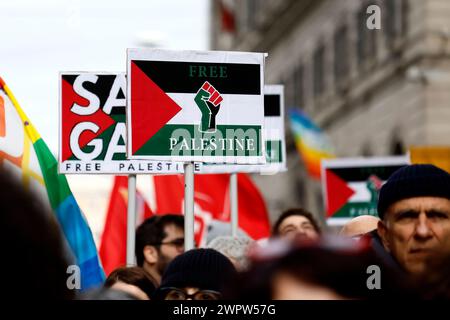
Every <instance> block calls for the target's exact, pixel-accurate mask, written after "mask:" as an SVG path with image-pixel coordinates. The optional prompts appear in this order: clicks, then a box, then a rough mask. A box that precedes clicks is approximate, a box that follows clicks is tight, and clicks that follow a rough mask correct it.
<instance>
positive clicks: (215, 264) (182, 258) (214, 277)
mask: <svg viewBox="0 0 450 320" xmlns="http://www.w3.org/2000/svg"><path fill="white" fill-rule="evenodd" d="M235 273H236V269H235V268H234V266H233V264H232V263H231V261H230V260H229V259H228V258H227V257H225V256H224V255H223V254H221V253H220V252H218V251H216V250H214V249H193V250H189V251H186V252H185V253H183V254H181V255H179V256H177V257H176V258H175V259H173V261H172V262H171V263H170V264H169V266H168V267H167V269H166V271H165V272H164V275H163V276H162V279H161V287H160V288H163V287H177V288H183V287H197V288H200V289H205V290H215V291H221V290H222V286H223V285H224V284H225V283H227V282H228V281H230V280H231V279H232V277H233V276H234V275H235Z"/></svg>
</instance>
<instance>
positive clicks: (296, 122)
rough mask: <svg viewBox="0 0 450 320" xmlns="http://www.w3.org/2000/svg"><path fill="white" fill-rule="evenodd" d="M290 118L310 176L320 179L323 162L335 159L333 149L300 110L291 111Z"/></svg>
mask: <svg viewBox="0 0 450 320" xmlns="http://www.w3.org/2000/svg"><path fill="white" fill-rule="evenodd" d="M289 117H290V122H291V129H292V133H293V135H294V139H295V145H296V147H297V150H298V152H299V153H300V155H301V156H302V158H303V162H304V163H305V165H306V170H307V172H308V174H309V175H310V176H311V177H313V178H315V179H320V168H321V164H320V163H321V160H322V159H328V158H334V157H335V156H334V154H333V153H334V152H333V148H332V147H331V145H330V143H329V141H328V140H327V138H326V136H325V134H324V133H323V131H322V130H321V129H320V128H319V127H318V126H316V125H315V124H314V123H313V122H312V121H311V119H309V118H308V116H306V115H305V114H304V113H303V112H301V111H299V110H290V111H289Z"/></svg>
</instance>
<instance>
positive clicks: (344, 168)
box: [321, 156, 409, 225]
mask: <svg viewBox="0 0 450 320" xmlns="http://www.w3.org/2000/svg"><path fill="white" fill-rule="evenodd" d="M408 164H409V158H408V157H403V156H400V157H382V158H340V159H329V160H322V174H321V176H322V188H323V196H324V200H325V212H326V218H327V223H328V224H329V225H342V224H345V223H346V222H347V221H348V220H350V219H352V218H354V217H357V216H361V215H373V216H378V212H377V203H378V193H379V191H380V189H381V186H382V185H383V183H384V182H386V180H387V179H389V177H390V176H391V174H392V173H394V172H395V171H396V170H398V169H400V168H401V167H403V166H405V165H408Z"/></svg>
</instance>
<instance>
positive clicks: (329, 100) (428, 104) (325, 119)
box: [211, 0, 450, 219]
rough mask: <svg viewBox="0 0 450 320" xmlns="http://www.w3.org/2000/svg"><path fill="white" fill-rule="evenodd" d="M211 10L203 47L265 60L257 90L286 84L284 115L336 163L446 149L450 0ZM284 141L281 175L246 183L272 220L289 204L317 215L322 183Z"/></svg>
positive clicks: (253, 4)
mask: <svg viewBox="0 0 450 320" xmlns="http://www.w3.org/2000/svg"><path fill="white" fill-rule="evenodd" d="M373 5H375V6H376V7H373ZM224 8H227V9H228V10H229V12H230V13H231V14H232V17H233V20H234V21H232V22H234V24H231V26H230V25H228V26H227V28H224V25H223V9H224ZM211 10H212V12H211V49H213V50H239V51H257V52H267V53H268V54H269V55H268V58H267V60H266V70H265V82H266V83H267V84H277V83H283V84H284V85H285V100H286V107H287V108H300V109H302V110H303V111H304V112H306V113H307V114H308V115H309V116H310V117H311V118H312V119H313V120H314V121H315V122H316V123H317V124H318V125H319V126H320V127H321V128H322V129H324V131H325V132H326V134H327V135H328V137H329V139H330V141H331V143H332V145H333V146H334V148H335V152H336V155H337V156H338V157H360V156H385V155H399V154H405V153H406V152H407V150H408V147H410V146H413V145H450V19H448V17H449V16H450V1H446V0H427V1H423V0H384V1H381V0H371V1H365V0H276V1H273V0H245V1H234V2H232V1H225V0H223V1H212V6H211ZM378 10H379V11H378ZM376 12H378V13H379V16H378V17H379V18H380V19H379V22H380V25H379V27H380V28H379V29H370V28H369V27H368V25H367V22H368V19H373V17H375V16H376V15H377V13H376ZM371 17H372V18H371ZM370 21H371V22H373V20H370ZM286 128H289V126H288V125H287V126H286ZM286 134H287V152H288V156H287V159H288V168H289V171H288V172H287V173H281V174H278V175H275V176H271V177H265V176H254V177H253V178H254V180H255V182H256V183H257V184H258V185H259V186H260V188H261V190H262V192H263V193H264V196H265V198H266V200H267V203H268V206H269V208H270V211H271V215H272V219H273V218H275V217H276V216H277V215H278V214H279V213H280V212H281V211H282V210H284V209H286V208H288V207H291V206H303V207H306V208H308V209H310V210H311V211H313V212H314V213H316V214H317V215H318V216H319V217H322V212H323V200H322V195H321V188H320V183H319V182H318V181H313V180H311V179H310V178H308V176H307V174H306V173H305V171H304V167H303V165H302V163H301V159H300V157H299V156H298V154H297V151H296V150H295V146H294V143H293V139H292V136H291V134H290V130H289V129H287V133H286Z"/></svg>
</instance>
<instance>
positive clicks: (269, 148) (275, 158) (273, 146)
mask: <svg viewBox="0 0 450 320" xmlns="http://www.w3.org/2000/svg"><path fill="white" fill-rule="evenodd" d="M266 160H267V162H268V163H281V162H283V152H282V150H281V140H267V141H266Z"/></svg>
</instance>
